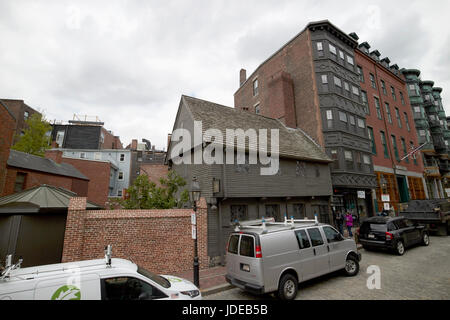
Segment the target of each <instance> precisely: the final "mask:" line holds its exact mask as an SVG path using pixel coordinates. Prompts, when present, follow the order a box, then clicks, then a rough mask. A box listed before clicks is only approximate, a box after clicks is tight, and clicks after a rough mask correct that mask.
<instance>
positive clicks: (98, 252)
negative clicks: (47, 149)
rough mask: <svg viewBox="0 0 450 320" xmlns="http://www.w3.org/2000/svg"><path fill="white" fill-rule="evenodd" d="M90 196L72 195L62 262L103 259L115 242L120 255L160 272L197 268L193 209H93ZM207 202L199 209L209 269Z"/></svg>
mask: <svg viewBox="0 0 450 320" xmlns="http://www.w3.org/2000/svg"><path fill="white" fill-rule="evenodd" d="M85 208H86V199H85V198H72V199H71V201H70V205H69V211H68V215H67V223H66V233H65V237H64V249H63V257H62V262H69V261H79V260H89V259H99V258H103V257H104V248H105V246H107V245H108V244H111V245H112V252H113V257H114V258H123V259H131V260H133V261H134V262H135V263H137V264H139V265H141V266H143V267H144V268H146V269H148V270H150V271H153V272H155V273H159V274H167V273H169V274H170V273H178V272H182V271H186V270H190V269H192V265H193V257H194V240H192V237H191V213H192V210H191V209H169V210H102V211H96V210H88V211H86V209H85ZM206 210H207V209H206V201H205V199H201V200H200V203H199V209H198V211H197V214H198V216H197V237H198V254H199V262H200V268H207V267H208V256H207V252H208V250H207V239H208V237H207V215H206Z"/></svg>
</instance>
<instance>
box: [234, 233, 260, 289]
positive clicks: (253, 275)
mask: <svg viewBox="0 0 450 320" xmlns="http://www.w3.org/2000/svg"><path fill="white" fill-rule="evenodd" d="M261 257H262V256H261V248H260V246H259V241H258V240H257V236H255V235H253V234H246V233H244V234H232V235H231V236H230V239H229V242H228V252H227V271H228V274H229V275H231V276H232V277H234V278H235V279H237V280H238V281H242V282H245V283H250V284H254V285H258V286H262V285H263V277H262V259H261Z"/></svg>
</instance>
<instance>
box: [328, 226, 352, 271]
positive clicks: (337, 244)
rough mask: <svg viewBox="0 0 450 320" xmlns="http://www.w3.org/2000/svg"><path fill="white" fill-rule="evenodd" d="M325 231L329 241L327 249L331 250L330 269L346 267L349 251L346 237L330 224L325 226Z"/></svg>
mask: <svg viewBox="0 0 450 320" xmlns="http://www.w3.org/2000/svg"><path fill="white" fill-rule="evenodd" d="M323 232H324V234H325V237H326V238H327V242H328V244H327V249H328V250H329V252H330V271H334V270H339V269H342V268H344V266H345V258H346V253H347V252H346V251H347V250H346V245H345V243H344V240H345V239H344V237H343V236H342V235H341V234H340V233H339V232H338V231H337V230H336V229H334V228H333V227H330V226H324V227H323Z"/></svg>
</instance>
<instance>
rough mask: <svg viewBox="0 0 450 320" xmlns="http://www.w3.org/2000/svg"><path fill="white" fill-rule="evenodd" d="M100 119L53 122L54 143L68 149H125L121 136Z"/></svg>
mask: <svg viewBox="0 0 450 320" xmlns="http://www.w3.org/2000/svg"><path fill="white" fill-rule="evenodd" d="M103 125H104V123H103V122H100V121H98V119H96V121H83V120H69V123H68V124H56V123H55V124H52V132H51V140H52V145H53V146H54V147H58V148H67V149H91V150H93V149H123V146H122V142H121V141H120V138H119V136H115V135H114V134H113V133H112V132H111V131H108V130H106V129H105V128H104V127H103Z"/></svg>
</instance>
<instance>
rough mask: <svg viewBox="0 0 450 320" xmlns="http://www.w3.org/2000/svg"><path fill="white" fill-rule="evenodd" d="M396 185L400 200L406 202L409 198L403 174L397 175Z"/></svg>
mask: <svg viewBox="0 0 450 320" xmlns="http://www.w3.org/2000/svg"><path fill="white" fill-rule="evenodd" d="M397 185H398V193H399V195H400V202H401V203H403V202H408V201H409V200H410V199H409V191H408V184H407V182H406V177H405V176H397Z"/></svg>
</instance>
